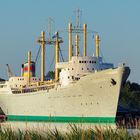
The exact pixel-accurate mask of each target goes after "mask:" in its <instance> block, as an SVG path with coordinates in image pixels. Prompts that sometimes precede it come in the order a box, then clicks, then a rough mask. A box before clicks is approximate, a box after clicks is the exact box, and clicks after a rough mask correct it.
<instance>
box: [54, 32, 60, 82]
mask: <svg viewBox="0 0 140 140" xmlns="http://www.w3.org/2000/svg"><path fill="white" fill-rule="evenodd" d="M55 35H56V41H55V81H57V80H58V68H57V64H58V62H59V41H58V32H56V34H55Z"/></svg>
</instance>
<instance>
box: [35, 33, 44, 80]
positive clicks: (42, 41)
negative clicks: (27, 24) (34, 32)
mask: <svg viewBox="0 0 140 140" xmlns="http://www.w3.org/2000/svg"><path fill="white" fill-rule="evenodd" d="M37 42H38V43H40V44H41V82H43V81H44V73H45V44H46V41H45V32H44V31H42V32H41V37H40V38H39V39H38V40H37Z"/></svg>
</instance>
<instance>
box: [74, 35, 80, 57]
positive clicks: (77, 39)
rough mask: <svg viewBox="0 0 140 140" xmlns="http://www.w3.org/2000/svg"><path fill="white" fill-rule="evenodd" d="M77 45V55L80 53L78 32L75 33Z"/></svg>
mask: <svg viewBox="0 0 140 140" xmlns="http://www.w3.org/2000/svg"><path fill="white" fill-rule="evenodd" d="M75 47H76V56H78V54H79V36H78V33H76V35H75Z"/></svg>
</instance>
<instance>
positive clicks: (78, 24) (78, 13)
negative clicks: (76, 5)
mask: <svg viewBox="0 0 140 140" xmlns="http://www.w3.org/2000/svg"><path fill="white" fill-rule="evenodd" d="M75 12H76V26H75V28H76V29H81V16H82V11H81V10H80V9H77V10H76V11H75Z"/></svg>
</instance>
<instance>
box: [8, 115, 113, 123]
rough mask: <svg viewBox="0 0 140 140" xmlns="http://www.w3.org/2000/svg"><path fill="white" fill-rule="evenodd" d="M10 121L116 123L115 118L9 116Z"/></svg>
mask: <svg viewBox="0 0 140 140" xmlns="http://www.w3.org/2000/svg"><path fill="white" fill-rule="evenodd" d="M7 120H8V121H43V122H57V123H59V122H61V123H115V118H114V117H67V116H21V115H7Z"/></svg>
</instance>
